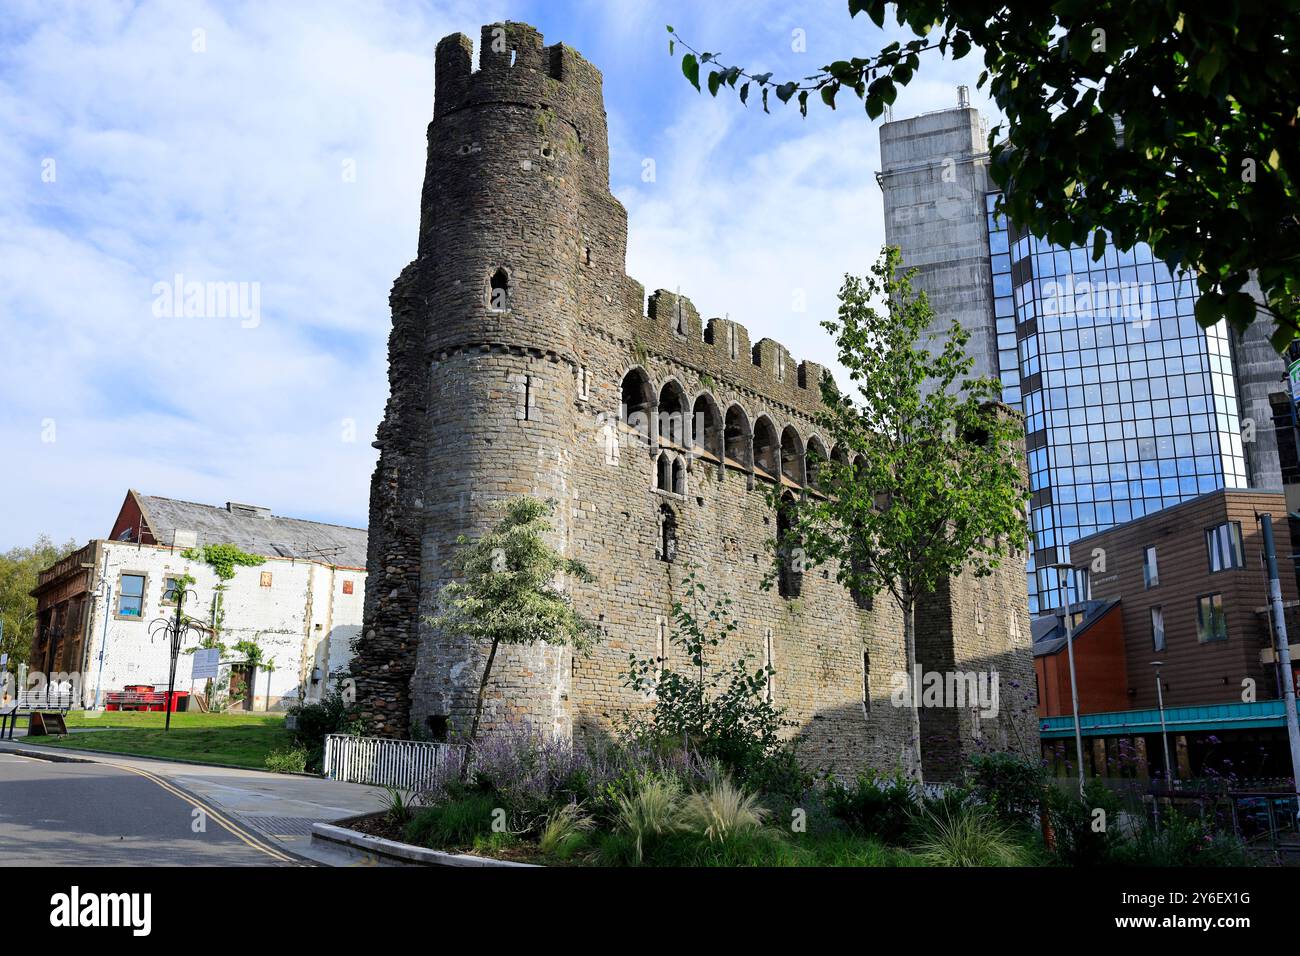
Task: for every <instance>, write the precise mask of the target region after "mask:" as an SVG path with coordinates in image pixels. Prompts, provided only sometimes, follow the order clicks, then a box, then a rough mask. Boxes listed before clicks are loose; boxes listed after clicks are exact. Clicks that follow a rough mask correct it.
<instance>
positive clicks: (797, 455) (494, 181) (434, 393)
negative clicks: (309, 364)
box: [354, 23, 1034, 777]
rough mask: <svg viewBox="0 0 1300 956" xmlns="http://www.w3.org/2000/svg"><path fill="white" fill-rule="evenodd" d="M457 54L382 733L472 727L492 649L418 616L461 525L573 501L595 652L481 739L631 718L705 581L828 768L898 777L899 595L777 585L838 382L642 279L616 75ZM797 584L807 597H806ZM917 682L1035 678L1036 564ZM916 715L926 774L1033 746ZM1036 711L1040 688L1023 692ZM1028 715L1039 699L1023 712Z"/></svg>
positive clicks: (414, 320)
mask: <svg viewBox="0 0 1300 956" xmlns="http://www.w3.org/2000/svg"><path fill="white" fill-rule="evenodd" d="M479 56H480V65H479V68H478V69H477V70H475V69H474V68H473V46H472V44H471V42H470V40H469V39H468V38H467V37H465V36H462V35H455V36H450V37H447V38H445V39H444V40H442V42H441V43H439V44H438V48H437V53H436V96H435V102H434V117H433V121H432V123H431V124H430V126H429V135H428V141H429V150H428V164H427V170H426V176H425V181H424V190H423V198H422V207H421V209H422V215H421V225H420V236H419V246H418V251H417V256H416V258H415V260H414V261H413V262H411V263H410V265H408V266H407V267H406V269H405V270H403V272H402V274H401V276H400V277H399V278H398V279H397V282H396V284H395V285H394V288H393V291H392V295H391V299H390V304H391V307H392V315H393V326H392V333H391V337H390V340H389V341H390V344H389V358H390V372H389V379H390V397H389V400H388V405H387V409H386V413H385V417H384V421H383V423H382V425H381V426H380V428H379V433H378V437H377V441H376V446H377V447H378V448H379V449H380V459H379V464H378V466H377V468H376V471H375V474H374V479H373V483H372V486H371V504H370V529H371V538H370V552H369V562H368V568H369V572H370V587H369V589H368V590H367V607H366V622H365V630H364V635H363V638H362V639H361V640H360V641H359V642H358V645H357V657H356V660H355V662H354V671H355V673H356V676H357V681H358V700H359V703H360V704H361V706H362V708H363V711H364V713H365V714H366V716H367V719H368V720H369V722H370V724H371V726H372V728H373V729H374V731H375V732H377V733H382V734H386V735H392V736H409V735H411V734H412V733H416V734H421V735H425V734H429V733H432V734H434V735H437V736H440V735H442V734H446V733H449V732H456V731H463V730H464V729H465V727H466V723H467V717H468V715H469V714H470V713H471V712H472V708H473V702H474V700H473V698H474V692H475V690H476V688H477V684H478V679H479V677H478V675H480V674H481V673H482V670H481V669H482V667H483V654H482V652H483V649H482V648H479V647H475V646H469V645H467V644H466V643H464V642H461V641H457V640H449V639H447V638H445V637H444V636H443V635H441V634H438V633H436V632H434V631H433V630H432V629H430V628H429V626H428V625H427V624H425V623H423V622H424V621H425V620H426V619H427V617H428V616H429V615H430V614H431V613H432V612H433V611H434V609H435V604H436V599H437V596H438V593H439V590H440V588H441V586H442V585H443V583H444V582H445V581H446V580H447V577H448V573H449V572H448V570H447V567H446V564H445V562H446V560H447V559H448V558H449V557H450V556H451V555H452V553H453V551H454V548H455V542H456V538H457V536H458V535H462V534H464V535H468V536H469V537H471V538H473V537H477V536H479V535H481V534H482V533H483V532H485V531H486V530H487V529H489V528H490V527H491V526H492V525H493V524H494V523H495V522H496V521H497V520H498V518H499V514H500V512H499V511H498V510H497V508H495V507H494V505H495V504H498V503H500V502H501V501H502V500H504V499H507V498H510V497H513V496H517V495H523V494H528V495H534V496H537V497H540V498H548V499H553V500H554V501H556V502H557V503H558V507H557V510H556V514H555V516H554V519H553V522H554V544H555V546H556V547H557V548H558V549H559V550H560V551H561V552H562V553H564V554H565V555H567V556H570V557H573V558H578V559H581V560H582V561H584V562H585V563H586V564H587V565H588V567H590V568H591V569H592V571H593V572H594V574H595V576H596V581H595V582H594V583H592V584H579V583H572V584H571V587H572V595H573V599H574V602H575V604H576V606H577V608H578V609H579V611H580V612H581V613H583V614H584V615H586V616H588V617H589V618H590V619H592V620H595V621H597V622H598V623H599V626H600V628H601V631H602V634H603V639H602V640H601V641H600V642H599V643H598V645H597V646H596V648H595V649H594V651H593V652H592V653H591V655H590V656H587V657H578V658H576V659H575V658H574V657H572V656H571V654H570V653H569V651H568V650H567V649H563V648H556V647H550V646H547V645H544V644H539V645H537V646H535V647H529V648H503V649H502V650H503V652H504V653H503V654H500V655H498V657H497V660H496V663H495V665H494V670H493V680H492V683H491V686H490V688H489V699H488V702H487V707H486V712H485V718H484V721H485V723H484V726H485V729H487V730H488V731H489V732H490V731H491V730H492V729H494V728H498V727H501V726H503V725H504V724H506V723H507V722H512V721H513V722H518V721H527V722H529V723H530V724H531V725H532V726H533V727H535V728H541V729H544V730H545V731H547V732H550V733H554V734H557V735H561V736H567V735H579V736H584V735H585V736H594V735H600V734H603V733H606V732H607V730H608V727H609V722H610V716H611V715H612V714H614V713H616V712H617V711H619V710H621V709H624V708H627V707H633V706H636V705H637V703H638V701H636V700H635V699H633V697H632V695H631V693H630V692H629V691H628V690H627V689H626V688H625V687H623V686H622V682H621V679H620V678H621V675H622V673H623V671H624V670H625V669H626V664H627V659H628V655H629V652H636V653H638V654H640V655H657V654H659V653H661V650H662V649H663V648H664V647H665V646H666V645H667V638H668V629H669V627H670V614H671V607H672V604H673V601H674V600H675V598H677V597H678V596H679V591H678V585H679V584H680V582H681V580H682V578H683V576H684V574H685V573H686V570H687V568H689V567H691V566H694V567H697V568H699V569H700V570H701V572H702V576H703V578H704V580H706V581H708V582H710V584H711V586H712V587H713V589H714V593H715V594H718V595H721V594H722V593H726V594H728V595H729V596H730V597H731V598H733V600H734V601H735V608H736V610H737V612H738V614H739V616H740V618H741V624H742V628H741V631H740V633H739V635H738V636H737V637H736V638H735V641H736V642H737V644H738V645H740V646H742V647H743V648H744V649H745V650H748V651H749V652H750V653H751V654H752V655H754V657H755V658H757V659H758V660H763V661H767V662H770V663H771V665H772V666H773V667H774V668H775V670H776V677H775V681H774V687H773V695H774V699H775V700H776V701H777V703H778V704H779V705H781V706H783V707H785V708H786V709H787V711H788V713H789V716H790V717H791V718H792V719H794V720H795V721H796V722H797V723H798V733H799V735H800V737H801V738H802V742H803V747H802V753H803V754H804V755H805V757H806V758H807V759H808V760H809V761H810V762H813V763H818V764H824V765H830V766H834V767H836V768H840V769H842V770H851V769H853V768H858V767H861V766H864V765H874V766H879V767H894V766H897V765H899V764H900V762H901V759H902V754H903V753H904V752H905V749H906V746H907V741H908V737H909V734H910V730H909V727H908V720H907V716H906V710H905V709H901V708H898V707H894V706H892V705H891V701H890V687H891V683H892V678H893V675H894V674H895V673H899V672H902V671H903V670H904V669H905V665H904V653H903V646H902V636H901V635H902V627H901V621H900V618H899V615H898V613H897V611H896V609H895V608H894V606H893V603H892V602H891V601H890V600H889V599H887V598H886V597H884V596H880V597H878V598H877V599H876V600H875V601H874V603H873V602H872V601H871V600H870V596H866V595H859V596H858V597H857V598H855V597H854V596H853V595H850V594H848V593H847V592H846V591H845V590H844V589H843V588H842V587H841V586H840V585H839V584H838V583H837V582H836V581H835V573H834V569H833V568H832V569H826V570H818V571H815V572H811V573H806V574H804V575H802V578H801V580H799V581H798V583H797V586H795V587H785V588H780V589H778V588H774V589H772V590H764V589H762V588H761V587H760V583H761V581H762V579H763V577H764V575H765V574H767V573H768V572H769V571H770V569H771V563H772V562H771V555H770V552H769V551H768V542H769V540H771V539H772V538H773V537H774V535H775V532H776V525H775V520H776V519H775V516H774V514H773V512H772V509H771V508H770V507H769V505H768V503H767V499H766V494H767V491H768V489H769V488H770V487H772V486H773V485H775V484H776V483H778V482H779V483H780V484H781V486H782V487H784V488H785V489H786V490H787V491H788V493H790V494H794V495H798V494H807V493H811V492H812V489H811V485H812V484H813V482H812V481H811V479H810V476H809V474H808V467H807V461H808V454H809V452H810V451H815V453H816V454H817V455H820V456H825V455H827V454H832V455H833V454H839V453H840V451H839V450H838V449H832V448H828V447H827V443H826V440H825V438H824V437H823V436H821V435H819V434H818V430H817V427H816V424H815V417H816V414H817V410H818V407H819V402H820V398H819V391H818V382H819V380H820V377H821V375H822V374H823V370H822V369H821V368H820V367H818V366H816V365H814V364H813V363H810V362H799V361H797V360H796V359H795V358H794V357H793V356H792V355H791V353H790V351H789V350H788V349H787V348H786V347H785V346H784V345H782V344H781V343H779V342H775V341H772V340H770V339H763V340H761V341H758V342H751V341H750V338H749V333H748V332H747V330H746V329H745V327H744V326H743V325H740V324H739V323H736V322H731V321H726V320H723V319H719V318H711V319H708V320H707V321H705V320H704V319H702V317H701V316H700V315H699V313H698V311H697V310H696V308H695V306H694V305H692V303H691V302H690V300H689V299H687V298H685V297H681V296H678V295H675V294H673V293H669V292H665V291H663V290H660V291H657V292H655V293H653V294H652V295H650V296H649V298H648V300H647V297H646V295H645V290H644V288H643V287H642V286H641V285H640V284H639V283H638V282H636V281H635V280H634V279H632V278H630V277H629V276H627V275H626V274H625V272H624V254H625V249H626V241H627V216H626V212H625V210H624V209H623V207H622V206H621V205H620V204H619V202H618V201H617V200H616V199H615V198H614V197H613V196H612V195H611V194H610V191H609V168H608V163H609V155H608V147H607V143H606V125H605V111H604V105H603V99H602V93H601V77H600V73H599V71H597V70H596V68H595V67H593V66H592V65H591V64H589V63H587V62H586V61H585V60H584V59H583V58H582V57H581V56H579V55H578V54H577V53H576V52H575V51H574V50H573V49H571V48H569V47H565V46H563V45H560V44H557V45H554V46H550V47H543V45H542V38H541V36H540V35H539V34H538V33H537V31H536V30H534V29H533V28H532V27H529V26H526V25H524V24H518V23H507V24H497V25H490V26H487V27H484V29H483V38H482V42H481V44H480V47H479ZM787 583H791V582H787ZM918 618H919V631H920V633H919V637H918V659H919V662H920V665H921V668H922V669H923V670H935V669H939V670H946V669H957V670H961V671H978V672H990V671H996V672H998V674H999V675H1000V678H1001V681H1002V684H1003V685H1006V686H1008V687H1015V686H1020V687H1026V686H1030V682H1031V680H1032V662H1031V658H1030V652H1029V643H1030V639H1029V633H1030V632H1029V621H1028V615H1027V607H1026V593H1025V579H1024V565H1023V561H1016V560H1012V561H1010V562H1009V563H1008V564H1007V565H1006V566H1004V568H1003V569H1001V570H1000V571H999V572H998V573H997V574H995V575H993V576H991V577H986V578H983V579H978V580H967V579H960V580H955V581H953V582H951V583H950V584H949V585H947V586H945V587H943V588H941V589H939V592H938V593H937V594H935V595H931V596H930V598H929V600H928V601H927V602H926V603H925V605H924V607H923V608H922V609H921V611H920V613H919V615H918ZM1012 696H1013V695H1012V694H1010V693H1007V694H1005V695H1004V697H1003V701H1004V704H1005V705H1006V706H1004V707H1003V709H1002V713H1001V714H1000V715H999V716H998V717H997V718H995V719H992V720H981V719H978V718H976V717H975V716H974V710H973V709H971V708H966V709H964V710H961V711H957V710H953V709H948V710H943V711H937V710H927V711H923V715H922V721H923V723H922V735H923V738H924V739H925V741H926V742H927V743H926V746H925V748H923V749H925V751H926V757H925V760H926V767H925V772H926V775H927V776H928V777H942V776H944V775H947V774H949V773H951V772H952V769H953V767H954V766H955V765H956V764H957V762H959V761H960V759H962V757H963V756H964V755H965V754H966V753H967V752H968V751H969V750H970V749H971V748H973V747H974V746H976V740H977V738H978V739H980V740H982V741H983V742H984V743H985V744H987V743H992V744H993V745H995V746H1020V747H1024V748H1027V749H1028V750H1030V751H1032V750H1033V747H1034V743H1033V737H1034V726H1033V715H1032V712H1031V711H1026V709H1025V708H1024V707H1019V708H1016V707H1012V706H1010V704H1009V703H1008V702H1009V700H1010V698H1011V697H1012ZM1020 696H1021V697H1023V696H1025V694H1024V693H1023V692H1022V693H1021V694H1020ZM1030 707H1032V704H1031V705H1030Z"/></svg>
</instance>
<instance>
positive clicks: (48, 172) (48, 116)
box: [0, 0, 993, 550]
mask: <svg viewBox="0 0 1300 956" xmlns="http://www.w3.org/2000/svg"><path fill="white" fill-rule="evenodd" d="M796 6H797V8H798V9H797V11H796V10H795V7H796ZM5 8H6V13H5V18H4V20H3V21H0V349H2V350H3V355H4V358H5V361H4V363H3V373H2V374H0V447H2V448H3V449H4V452H5V453H4V455H3V458H0V501H3V502H4V503H5V504H4V506H3V508H2V509H0V550H4V549H7V548H10V547H14V546H18V545H25V544H30V543H31V542H33V541H34V540H35V539H36V537H37V536H38V535H39V534H48V535H49V536H50V537H52V538H53V539H54V540H56V541H65V540H68V539H70V538H76V539H79V540H81V541H85V540H89V539H91V538H95V537H102V536H105V535H107V534H108V532H109V530H110V529H111V526H112V523H113V519H114V518H115V517H116V514H117V510H118V507H119V506H120V504H121V502H122V499H123V497H124V496H125V494H126V491H127V489H128V488H135V489H137V490H139V491H141V492H144V493H146V494H153V495H162V496H165V497H173V498H182V499H186V500H190V501H199V502H206V503H209V504H218V505H219V504H223V503H224V502H226V501H242V502H246V503H252V504H258V505H264V506H267V507H269V508H271V510H272V511H274V512H275V513H276V514H282V515H289V516H294V517H302V518H310V519H314V520H319V521H328V522H333V523H338V524H346V525H352V526H356V527H364V526H365V524H366V512H367V506H368V496H369V482H370V475H371V472H372V470H373V469H374V464H375V459H376V455H377V453H376V451H375V450H374V448H372V447H371V441H372V440H373V438H374V433H375V428H376V426H377V425H378V423H379V420H380V417H381V416H382V413H383V406H384V401H385V399H386V397H387V377H386V376H387V336H388V330H389V324H390V316H389V312H388V293H389V290H390V288H391V286H392V283H393V280H394V279H395V278H396V276H397V274H398V273H399V272H400V271H401V269H402V267H403V266H405V265H406V263H408V262H409V261H410V260H411V259H412V258H413V257H414V255H415V246H416V235H417V227H418V223H419V198H420V186H421V182H422V180H423V175H424V173H423V169H424V152H425V129H426V127H427V125H428V122H429V120H430V118H431V116H432V111H433V97H434V90H433V51H434V47H435V45H436V44H437V42H438V40H439V39H440V38H441V37H443V36H446V35H447V34H450V33H455V32H463V33H466V34H468V35H469V36H471V37H473V38H475V39H476V40H477V38H478V35H479V27H480V26H481V25H482V24H485V23H493V22H497V21H500V20H503V19H510V20H521V21H525V22H528V23H532V24H533V25H535V26H536V27H537V28H538V29H539V30H541V31H542V33H543V34H544V37H545V42H547V43H548V44H549V43H554V42H557V41H562V42H564V43H567V44H569V45H570V46H573V47H575V48H576V49H578V50H579V51H580V52H581V53H582V54H583V55H584V56H585V57H586V58H587V59H588V60H590V61H591V62H592V63H594V64H596V66H598V67H599V68H600V69H601V71H602V73H603V74H604V85H605V106H606V110H607V112H608V116H609V130H610V152H611V161H610V179H611V189H612V191H613V193H614V195H616V196H617V197H618V198H619V199H620V200H621V201H622V202H623V204H624V205H625V206H626V207H627V211H628V218H629V234H630V235H629V241H628V253H627V272H628V274H629V275H631V276H633V277H634V278H636V279H638V280H639V281H641V282H642V283H643V284H644V285H645V287H646V289H647V290H653V289H656V288H661V287H662V288H667V289H680V290H681V292H682V293H683V294H684V295H686V296H688V297H690V298H691V300H692V301H693V302H694V303H695V304H696V306H697V307H698V308H699V310H700V313H701V315H703V316H704V317H706V318H707V317H710V316H729V317H730V318H731V319H733V320H735V321H738V322H740V323H742V324H743V325H745V326H746V327H748V329H749V332H750V338H751V341H758V339H760V338H762V337H764V336H767V337H770V338H773V339H775V340H777V341H779V342H782V343H784V344H785V345H786V346H787V347H788V348H789V349H790V351H791V354H792V355H793V356H794V357H795V358H796V360H801V359H809V360H812V361H815V362H820V363H822V364H824V365H828V366H832V367H833V366H834V365H835V362H834V357H835V356H834V347H833V343H832V342H831V341H830V339H829V337H828V336H827V334H826V333H825V332H824V331H823V330H822V329H821V328H820V326H819V324H818V323H819V322H820V320H821V319H823V318H826V317H828V316H833V315H834V313H835V307H836V292H837V290H838V289H839V286H840V283H841V281H842V279H843V275H844V274H845V273H846V272H851V273H855V274H863V273H865V272H866V271H867V270H868V269H869V268H870V266H871V264H872V262H873V261H874V260H875V258H876V256H877V255H878V253H879V251H880V247H881V246H882V244H883V242H884V225H883V213H882V208H881V196H880V190H879V188H878V187H877V185H876V182H875V173H876V171H877V170H879V168H880V162H879V145H878V136H879V130H878V126H879V121H871V120H869V119H868V118H867V116H866V113H865V111H864V110H863V108H862V104H861V103H860V102H859V101H857V100H855V99H853V98H851V97H848V96H841V97H840V99H839V109H837V110H836V111H834V112H832V111H830V110H827V109H825V108H824V107H820V106H811V105H810V109H809V116H808V118H807V119H801V118H800V116H799V113H798V110H797V109H796V108H795V107H794V106H793V105H791V106H789V107H783V108H779V109H778V108H776V107H774V109H773V114H772V115H764V114H763V113H762V111H761V109H759V108H757V104H756V103H754V102H751V104H750V106H749V107H748V108H745V107H742V106H741V105H740V104H739V102H738V101H737V100H736V98H735V97H734V95H732V96H726V95H720V96H719V97H718V98H717V99H716V100H714V99H711V98H710V97H709V96H708V94H707V93H705V94H702V95H701V94H698V93H696V92H695V90H694V89H693V88H692V87H691V86H690V85H689V84H688V83H687V82H686V80H685V79H684V78H683V77H682V74H681V72H680V61H679V58H678V57H676V56H672V57H670V56H669V55H668V33H667V31H666V29H665V27H666V26H667V25H669V24H671V25H672V26H673V27H674V28H675V29H676V31H677V33H678V34H679V35H680V36H682V37H684V38H686V39H688V40H689V41H690V42H691V43H692V45H694V46H696V47H697V48H699V49H706V50H711V51H721V52H722V53H723V54H724V58H725V59H726V60H727V61H728V62H735V63H738V64H743V65H745V66H747V67H751V68H753V70H754V71H755V72H763V71H766V70H772V71H773V72H774V73H775V74H776V76H778V77H784V76H804V75H807V74H810V73H813V72H815V71H816V70H817V69H818V68H819V67H820V66H822V65H824V64H825V63H828V62H830V61H832V60H835V59H842V58H846V57H848V56H853V55H869V54H871V53H872V52H874V51H876V50H878V49H879V48H880V47H881V46H882V45H883V44H885V43H888V42H889V41H890V40H892V39H895V38H902V39H906V37H905V36H902V35H901V34H900V33H898V32H897V30H896V28H895V29H888V28H887V29H886V30H884V31H882V30H879V29H877V28H876V27H875V26H874V25H873V24H872V23H871V22H870V21H869V20H868V19H867V18H866V17H865V16H864V15H859V16H858V17H857V18H854V19H850V17H849V16H848V12H847V0H810V2H804V3H800V4H798V5H794V4H790V3H769V2H766V0H745V2H741V0H732V2H726V0H720V2H716V3H711V4H701V3H698V2H680V3H679V2H675V0H657V2H643V0H610V2H594V0H591V2H583V0H573V2H558V0H548V2H483V3H477V2H468V0H448V2H433V0H429V2H416V0H388V2H380V0H350V2H346V0H312V2H302V3H296V2H276V3H265V2H261V0H254V2H248V3H244V2H235V0H231V2H222V3H215V2H206V3H205V2H197V0H142V2H126V0H84V2H62V0H30V2H29V0H6V3H5ZM888 26H889V25H888V24H887V27H888ZM927 56H930V57H932V58H931V59H927V60H926V61H925V62H924V66H923V68H922V71H921V72H920V74H919V75H918V77H917V78H916V79H914V80H913V82H912V83H911V84H910V85H909V86H908V87H906V88H905V89H903V90H902V91H900V94H899V97H898V100H897V102H896V103H895V104H894V116H895V117H896V118H899V119H901V118H904V117H908V116H913V115H916V114H918V113H922V112H926V111H928V110H934V109H941V108H946V107H949V106H953V105H955V104H956V98H957V93H956V87H957V85H958V84H967V85H969V86H970V87H971V98H972V105H974V106H977V107H979V108H981V109H983V110H984V111H985V112H986V114H988V115H990V116H991V115H993V110H992V109H991V107H990V105H989V103H988V100H987V99H986V97H984V96H983V95H982V94H981V92H980V91H977V90H975V89H974V81H975V78H976V76H977V74H978V72H979V70H980V66H979V58H978V56H977V55H974V54H973V55H971V56H968V57H967V58H965V59H964V60H961V61H958V62H951V61H948V60H944V59H939V58H938V57H937V56H935V55H934V54H927ZM647 159H653V160H654V169H655V177H654V181H653V182H646V181H644V179H643V176H642V171H643V169H644V168H645V160H647ZM177 276H181V277H183V278H182V279H181V280H180V282H179V284H180V285H182V286H183V285H184V284H185V283H190V282H194V281H198V282H203V283H214V284H227V283H234V284H235V285H234V286H231V287H230V288H231V289H232V292H233V294H234V295H235V296H236V297H235V298H232V300H231V302H232V307H231V308H228V309H226V310H224V312H223V313H222V314H220V315H216V316H211V315H209V316H202V315H199V316H196V315H193V314H189V315H187V314H186V310H185V309H183V308H182V309H174V308H172V307H171V306H173V305H174V304H175V300H174V299H173V296H172V295H171V292H172V290H173V289H175V288H176V286H177V285H178V280H177ZM800 297H802V298H803V299H804V300H805V301H806V310H805V311H796V303H797V301H798V299H799V298H800ZM234 303H239V305H240V307H239V308H236V307H233V306H234Z"/></svg>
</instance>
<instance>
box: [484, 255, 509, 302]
mask: <svg viewBox="0 0 1300 956" xmlns="http://www.w3.org/2000/svg"><path fill="white" fill-rule="evenodd" d="M488 308H489V309H494V310H495V311H497V312H504V311H505V310H506V309H508V308H510V273H509V272H507V271H506V268H505V266H501V267H500V268H498V269H497V271H496V272H494V273H492V278H491V279H489V280H488Z"/></svg>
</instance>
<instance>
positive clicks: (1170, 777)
mask: <svg viewBox="0 0 1300 956" xmlns="http://www.w3.org/2000/svg"><path fill="white" fill-rule="evenodd" d="M1164 663H1165V662H1164V661H1152V662H1151V666H1152V667H1154V668H1155V669H1156V706H1157V707H1159V708H1160V742H1161V743H1162V744H1164V748H1165V785H1166V786H1168V787H1170V788H1171V789H1172V788H1173V785H1174V768H1173V764H1171V763H1170V762H1169V732H1168V731H1167V730H1166V728H1165V690H1164V687H1162V686H1161V683H1160V668H1161V667H1163V666H1164Z"/></svg>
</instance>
